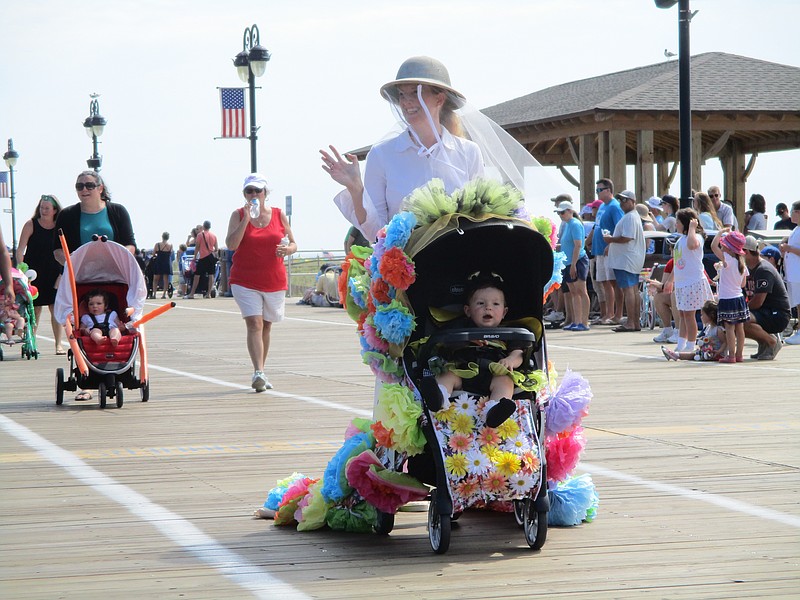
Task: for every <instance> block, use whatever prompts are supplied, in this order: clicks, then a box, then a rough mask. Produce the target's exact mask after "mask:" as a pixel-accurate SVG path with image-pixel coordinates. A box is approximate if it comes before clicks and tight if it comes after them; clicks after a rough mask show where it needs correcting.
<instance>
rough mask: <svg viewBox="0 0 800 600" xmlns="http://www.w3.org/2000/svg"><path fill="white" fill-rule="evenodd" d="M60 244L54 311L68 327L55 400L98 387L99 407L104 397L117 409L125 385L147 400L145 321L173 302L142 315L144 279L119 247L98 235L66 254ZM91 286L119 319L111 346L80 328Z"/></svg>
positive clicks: (132, 261) (143, 399)
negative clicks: (101, 293) (66, 364)
mask: <svg viewBox="0 0 800 600" xmlns="http://www.w3.org/2000/svg"><path fill="white" fill-rule="evenodd" d="M95 237H96V236H95ZM61 245H62V248H63V249H64V254H65V256H66V268H65V270H64V276H63V277H62V281H61V285H60V286H59V288H58V292H57V294H56V301H55V306H54V311H55V315H56V319H57V320H58V322H59V323H63V324H64V327H65V328H66V331H67V338H68V340H69V346H70V349H69V352H68V353H67V359H68V360H69V363H70V366H69V376H68V377H66V378H65V371H64V369H63V368H59V369H57V370H56V404H57V405H61V404H62V403H63V402H64V392H65V391H75V390H77V389H78V388H80V389H82V390H97V396H98V399H99V402H100V408H105V407H106V403H107V401H108V399H112V400H114V401H115V402H116V405H117V408H120V407H122V404H123V397H124V390H125V389H138V390H139V392H140V395H141V399H142V402H147V401H148V400H149V399H150V378H149V375H148V366H147V343H146V337H145V328H144V324H145V323H146V322H147V321H149V320H150V319H152V318H154V317H156V316H158V315H160V314H163V313H164V312H166V311H167V310H169V309H171V308H173V307H174V306H175V303H174V302H170V303H167V304H164V305H163V306H161V307H159V308H157V309H156V310H153V311H151V312H150V313H148V314H147V315H145V316H143V310H144V301H145V299H146V298H147V287H146V284H145V278H144V275H143V274H142V271H141V269H140V268H139V265H138V263H137V262H136V259H135V258H134V256H133V255H132V254H131V253H130V252H129V251H128V249H127V248H125V247H124V246H121V245H119V244H117V243H115V242H112V241H107V240H106V239H105V237H101V238H97V239H94V240H93V241H91V242H89V243H87V244H84V245H83V246H81V247H80V248H78V249H77V250H75V251H74V252H73V253H72V254H70V253H69V251H68V249H67V246H66V242H65V240H64V237H63V235H62V236H61ZM94 290H102V291H104V292H106V294H107V295H108V298H109V306H108V307H107V308H108V309H109V310H113V311H116V313H117V315H118V317H119V321H120V333H121V334H122V336H121V338H120V340H119V343H118V344H116V345H112V344H111V342H110V340H109V339H105V340H104V341H103V342H102V343H96V342H95V341H94V340H92V339H91V338H90V337H89V336H87V335H84V334H83V332H82V331H81V328H80V319H81V317H82V316H83V315H84V314H87V306H86V300H87V298H86V296H87V294H88V293H89V292H91V291H94Z"/></svg>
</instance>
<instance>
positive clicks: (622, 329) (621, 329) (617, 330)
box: [611, 325, 641, 333]
mask: <svg viewBox="0 0 800 600" xmlns="http://www.w3.org/2000/svg"><path fill="white" fill-rule="evenodd" d="M611 331H613V332H615V333H626V332H628V331H641V329H628V328H627V327H623V326H622V325H619V326H617V327H614V328H613V329H612V330H611Z"/></svg>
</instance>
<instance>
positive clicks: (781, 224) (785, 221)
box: [775, 202, 797, 231]
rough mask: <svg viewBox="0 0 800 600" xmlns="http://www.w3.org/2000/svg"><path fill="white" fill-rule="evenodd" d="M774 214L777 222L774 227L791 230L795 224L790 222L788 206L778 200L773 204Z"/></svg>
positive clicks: (790, 216)
mask: <svg viewBox="0 0 800 600" xmlns="http://www.w3.org/2000/svg"><path fill="white" fill-rule="evenodd" d="M775 216H776V217H778V222H777V223H775V229H788V230H789V231H791V230H792V229H794V228H795V227H797V225H795V224H794V223H792V215H790V214H789V207H788V206H786V204H784V203H783V202H778V204H777V205H776V206H775Z"/></svg>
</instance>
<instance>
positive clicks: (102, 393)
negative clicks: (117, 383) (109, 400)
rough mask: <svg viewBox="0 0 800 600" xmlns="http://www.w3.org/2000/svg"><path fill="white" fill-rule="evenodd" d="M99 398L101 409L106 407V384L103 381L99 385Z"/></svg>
mask: <svg viewBox="0 0 800 600" xmlns="http://www.w3.org/2000/svg"><path fill="white" fill-rule="evenodd" d="M97 397H98V398H100V408H105V407H106V384H105V383H103V382H102V381H101V382H100V383H98V384H97Z"/></svg>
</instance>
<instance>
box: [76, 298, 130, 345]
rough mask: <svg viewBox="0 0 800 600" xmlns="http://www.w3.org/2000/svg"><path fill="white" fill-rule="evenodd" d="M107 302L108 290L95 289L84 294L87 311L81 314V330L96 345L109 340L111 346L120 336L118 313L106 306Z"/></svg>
mask: <svg viewBox="0 0 800 600" xmlns="http://www.w3.org/2000/svg"><path fill="white" fill-rule="evenodd" d="M109 304H110V296H109V295H108V292H105V291H103V290H101V289H95V290H92V291H91V292H89V293H88V294H86V310H87V312H86V313H85V314H84V315H83V316H81V332H82V333H83V334H84V335H87V336H89V337H90V338H92V341H93V342H94V343H95V344H97V345H100V344H102V343H103V342H105V341H106V340H109V342H110V343H111V345H112V346H117V345H118V344H119V340H120V339H121V338H122V334H121V332H120V330H119V315H118V314H117V312H116V311H114V310H110V309H109V308H108V307H109ZM101 319H102V320H101Z"/></svg>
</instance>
